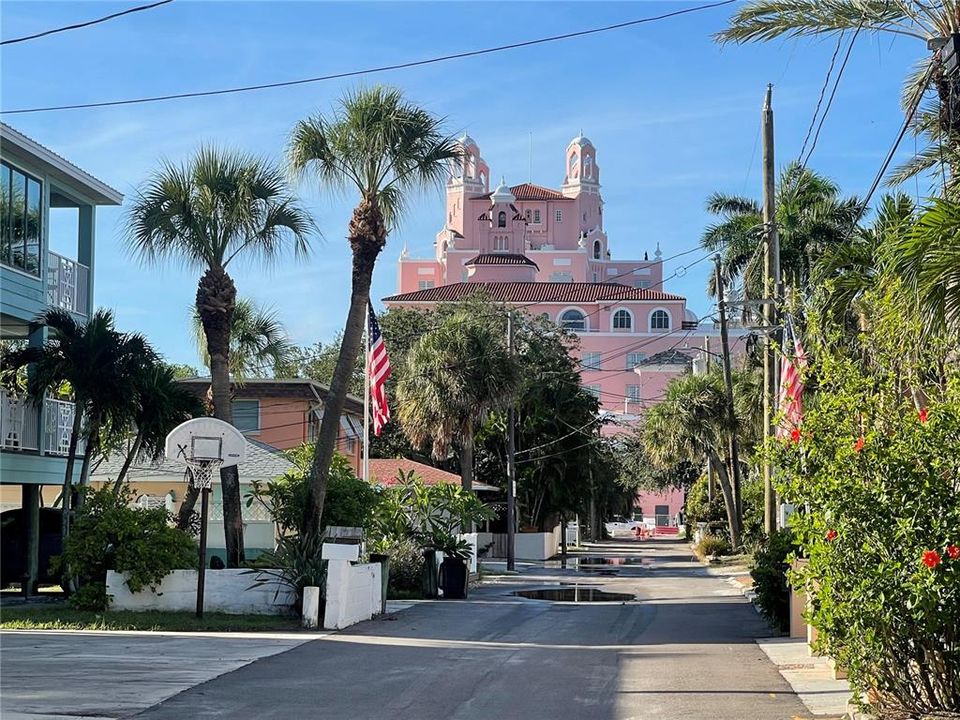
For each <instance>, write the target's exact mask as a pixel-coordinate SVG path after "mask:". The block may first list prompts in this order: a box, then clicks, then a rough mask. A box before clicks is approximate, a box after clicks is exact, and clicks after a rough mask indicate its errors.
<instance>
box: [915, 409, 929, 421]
mask: <svg viewBox="0 0 960 720" xmlns="http://www.w3.org/2000/svg"><path fill="white" fill-rule="evenodd" d="M917 417H919V418H920V422H922V423H925V422H926V421H927V409H926V408H920V411H919V412H918V413H917Z"/></svg>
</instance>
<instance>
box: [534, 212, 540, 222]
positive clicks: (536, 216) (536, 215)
mask: <svg viewBox="0 0 960 720" xmlns="http://www.w3.org/2000/svg"><path fill="white" fill-rule="evenodd" d="M533 224H534V225H539V224H540V211H539V210H534V211H533Z"/></svg>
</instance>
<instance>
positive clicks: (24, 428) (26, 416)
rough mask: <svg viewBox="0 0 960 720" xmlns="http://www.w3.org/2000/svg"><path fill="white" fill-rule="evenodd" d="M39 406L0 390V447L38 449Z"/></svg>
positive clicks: (7, 448) (6, 448)
mask: <svg viewBox="0 0 960 720" xmlns="http://www.w3.org/2000/svg"><path fill="white" fill-rule="evenodd" d="M39 411H40V408H38V407H37V406H36V405H35V404H34V403H32V402H31V401H30V400H28V399H27V398H21V397H17V396H15V395H10V394H9V393H8V392H7V391H6V390H0V447H3V449H5V450H39V449H40V444H39V443H40V417H39V415H38V413H39Z"/></svg>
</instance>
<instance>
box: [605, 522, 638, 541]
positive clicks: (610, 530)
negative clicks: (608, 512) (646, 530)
mask: <svg viewBox="0 0 960 720" xmlns="http://www.w3.org/2000/svg"><path fill="white" fill-rule="evenodd" d="M603 527H604V528H606V530H607V534H608V535H609V536H610V537H612V538H618V537H621V538H622V537H631V538H632V537H636V536H637V528H642V527H643V521H642V520H625V519H623V518H614V519H613V520H611V521H610V522H608V523H604V524H603Z"/></svg>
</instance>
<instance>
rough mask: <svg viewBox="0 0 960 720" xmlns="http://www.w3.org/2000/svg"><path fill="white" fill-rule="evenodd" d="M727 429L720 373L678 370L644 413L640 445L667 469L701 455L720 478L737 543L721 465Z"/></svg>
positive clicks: (731, 492)
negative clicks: (657, 400) (663, 393)
mask: <svg viewBox="0 0 960 720" xmlns="http://www.w3.org/2000/svg"><path fill="white" fill-rule="evenodd" d="M731 431H734V432H736V431H737V428H730V427H729V421H728V416H727V398H726V391H725V390H724V384H723V378H722V377H721V375H720V373H718V372H714V373H710V374H707V375H684V376H681V377H678V378H675V379H673V380H671V381H670V383H669V384H668V385H667V388H666V396H665V397H664V400H663V402H661V403H660V404H659V405H655V406H654V407H652V408H651V409H650V410H648V411H647V414H646V416H645V418H644V424H643V434H644V445H645V447H646V451H647V454H648V455H649V457H650V459H651V460H652V461H653V462H654V463H655V464H657V465H659V466H661V467H663V468H668V467H670V466H672V465H676V464H678V463H681V462H684V461H685V462H689V463H698V462H700V461H701V460H702V458H703V456H704V454H706V456H707V460H708V462H709V463H710V466H711V467H712V468H713V470H714V472H715V473H716V474H717V479H718V480H719V483H720V489H721V492H722V494H723V500H724V506H725V508H726V511H727V523H728V525H729V528H730V540H731V543H732V545H733V547H735V548H737V547H740V540H741V532H742V527H743V518H742V515H741V508H740V506H739V502H738V498H737V490H736V488H734V487H733V483H732V481H731V477H730V472H729V468H728V466H727V464H726V463H725V462H724V461H723V459H722V458H723V456H724V454H725V448H726V446H727V439H728V437H729V433H730V432H731Z"/></svg>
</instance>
